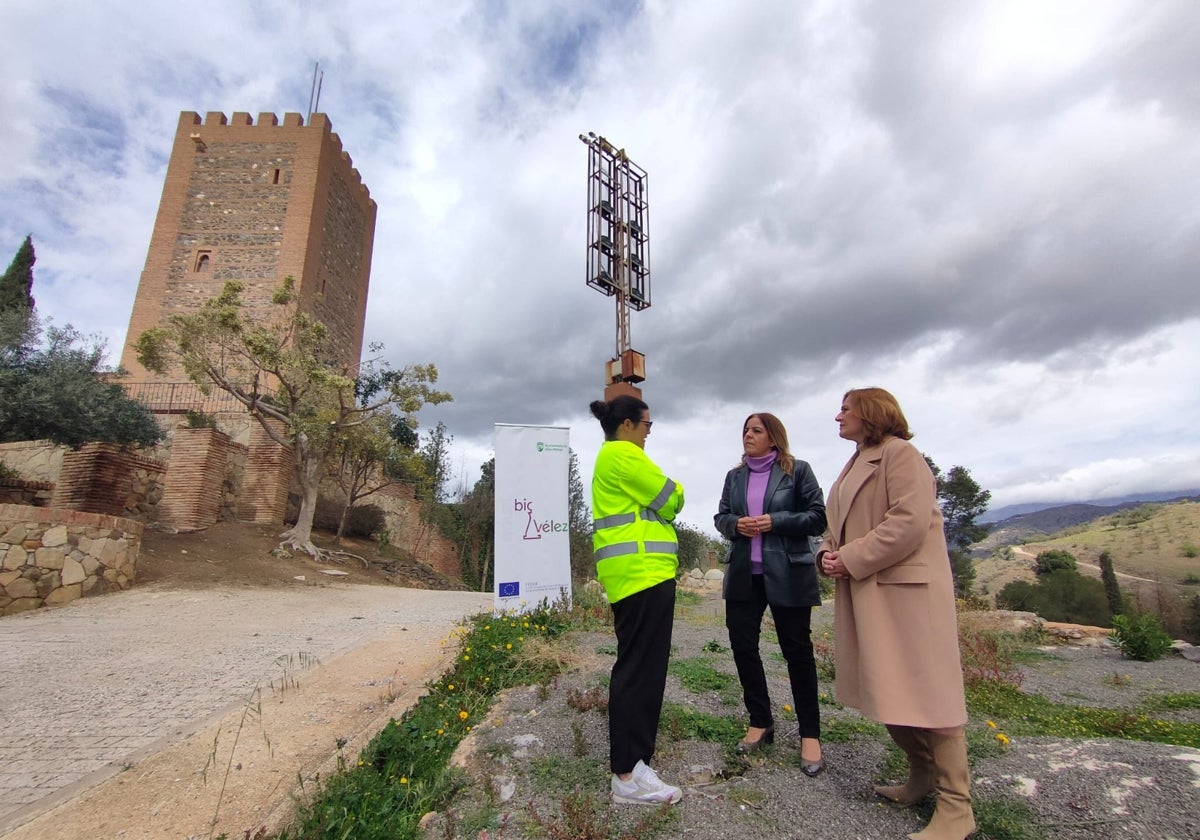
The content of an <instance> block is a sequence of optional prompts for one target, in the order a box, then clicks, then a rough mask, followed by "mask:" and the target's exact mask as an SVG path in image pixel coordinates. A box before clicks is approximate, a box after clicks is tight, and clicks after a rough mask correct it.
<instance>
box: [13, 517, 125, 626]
mask: <svg viewBox="0 0 1200 840" xmlns="http://www.w3.org/2000/svg"><path fill="white" fill-rule="evenodd" d="M142 529H143V526H142V524H141V523H140V522H134V521H133V520H131V519H124V518H121V517H116V516H106V515H103V514H97V513H80V512H78V511H73V510H61V509H59V508H38V507H28V506H25V505H4V504H0V615H12V614H14V613H19V612H24V611H25V610H32V609H37V608H38V607H48V606H53V605H55V604H65V603H67V602H69V601H74V600H75V599H76V598H81V597H83V596H85V595H99V594H101V593H104V592H109V591H112V590H114V589H128V588H129V587H131V586H132V585H133V581H134V577H135V576H136V574H137V560H138V552H139V551H140V550H141V545H142Z"/></svg>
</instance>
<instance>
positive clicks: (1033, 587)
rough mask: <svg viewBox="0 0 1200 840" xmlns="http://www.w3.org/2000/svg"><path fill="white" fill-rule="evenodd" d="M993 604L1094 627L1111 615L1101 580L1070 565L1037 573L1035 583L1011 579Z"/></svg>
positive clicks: (1108, 619)
mask: <svg viewBox="0 0 1200 840" xmlns="http://www.w3.org/2000/svg"><path fill="white" fill-rule="evenodd" d="M996 606H998V607H1000V608H1001V609H1009V610H1023V611H1026V612H1032V613H1037V614H1038V615H1039V616H1041V617H1042V618H1044V619H1046V620H1047V621H1069V622H1073V623H1075V624H1090V625H1092V626H1095V627H1104V626H1106V625H1107V624H1108V623H1109V621H1110V619H1111V615H1112V613H1111V612H1109V609H1108V599H1107V598H1106V596H1105V593H1104V584H1102V583H1101V582H1100V581H1098V580H1096V579H1095V578H1085V577H1083V576H1082V575H1080V574H1079V572H1077V571H1074V570H1073V569H1057V570H1056V571H1053V572H1050V573H1048V574H1045V575H1042V576H1041V577H1039V578H1038V580H1037V583H1035V584H1031V583H1029V582H1028V581H1024V580H1018V581H1013V582H1012V583H1010V584H1008V585H1007V586H1005V587H1004V588H1003V589H1001V590H1000V592H999V593H998V594H997V595H996Z"/></svg>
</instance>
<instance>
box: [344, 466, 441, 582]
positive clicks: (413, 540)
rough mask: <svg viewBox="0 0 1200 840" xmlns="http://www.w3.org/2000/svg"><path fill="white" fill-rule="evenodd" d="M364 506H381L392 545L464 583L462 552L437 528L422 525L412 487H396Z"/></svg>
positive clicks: (366, 501)
mask: <svg viewBox="0 0 1200 840" xmlns="http://www.w3.org/2000/svg"><path fill="white" fill-rule="evenodd" d="M360 504H364V505H367V504H371V505H378V506H379V507H380V508H381V509H382V510H383V514H384V519H385V520H386V522H387V529H388V535H389V537H390V538H391V541H392V544H393V545H395V546H397V547H398V548H402V549H405V550H407V551H410V552H412V557H413V559H414V560H417V561H419V562H421V563H424V564H425V565H427V566H429V567H430V568H432V569H434V570H435V571H438V572H440V573H441V574H443V575H445V576H446V577H448V578H450V579H451V580H462V567H461V565H460V564H459V561H458V549H457V547H456V546H455V545H454V543H452V542H451V541H450V540H448V539H446V538H445V537H443V536H442V534H441V532H439V531H438V529H437V528H435V527H434V526H433V525H425V524H423V523H422V522H421V503H420V502H418V501H417V499H416V496H415V495H414V494H413V488H412V487H411V486H410V485H408V484H393V485H391V486H390V487H385V488H384V489H382V490H380V491H379V492H378V493H375V494H373V495H371V496H368V497H367V498H365V499H363V500H362V501H361V502H360Z"/></svg>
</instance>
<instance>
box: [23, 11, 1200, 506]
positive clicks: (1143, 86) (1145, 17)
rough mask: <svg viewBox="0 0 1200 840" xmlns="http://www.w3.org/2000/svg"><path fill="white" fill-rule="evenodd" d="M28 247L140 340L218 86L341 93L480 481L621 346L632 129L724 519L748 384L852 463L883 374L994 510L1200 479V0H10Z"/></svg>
mask: <svg viewBox="0 0 1200 840" xmlns="http://www.w3.org/2000/svg"><path fill="white" fill-rule="evenodd" d="M0 33H3V36H2V38H0V43H2V45H3V48H2V49H0V78H2V79H3V82H2V83H0V113H3V114H4V122H3V128H2V129H0V162H2V163H0V262H7V259H8V258H9V255H11V254H12V253H14V252H15V250H16V248H17V246H18V245H19V244H20V242H21V240H22V239H23V237H24V236H25V234H26V233H32V234H33V236H34V242H35V246H36V248H37V254H38V263H37V267H36V271H35V284H34V295H35V297H36V299H37V305H38V309H39V311H40V312H41V313H42V314H43V315H48V316H50V317H52V318H53V319H54V320H55V322H57V323H60V324H61V323H71V324H73V325H75V326H76V327H78V328H80V329H83V330H84V331H87V332H94V333H98V334H100V335H102V336H104V337H106V338H107V340H108V344H109V348H110V354H111V356H112V358H113V359H114V360H115V359H116V357H117V356H118V355H119V353H118V352H117V348H119V347H120V346H121V345H122V344H123V343H124V342H125V340H126V336H125V331H126V328H127V326H128V319H129V313H130V310H131V307H132V303H133V298H134V294H135V292H136V289H137V282H138V277H139V274H140V272H141V269H142V265H143V262H144V260H145V255H146V248H147V245H148V243H149V239H150V233H151V229H152V226H153V222H154V215H155V211H156V209H157V205H158V199H159V194H160V191H161V188H162V181H163V177H164V175H165V171H166V163H167V155H168V153H169V150H170V146H171V142H172V135H173V132H174V129H175V125H176V123H177V120H178V116H179V112H180V111H197V112H200V113H201V114H203V113H204V112H207V111H224V112H225V113H226V114H232V113H233V112H234V111H248V112H250V113H252V114H258V113H259V112H263V111H273V112H275V113H277V114H279V115H280V116H281V117H282V115H283V114H284V113H285V112H289V111H295V112H301V113H303V112H306V111H307V108H308V101H309V94H310V85H311V81H312V72H313V65H314V62H316V61H319V62H320V64H321V67H322V68H323V69H324V71H325V76H324V83H323V91H322V94H321V100H320V110H321V111H324V112H326V113H327V114H328V115H329V117H330V120H331V121H332V123H333V127H334V130H335V131H336V132H337V133H338V134H339V135H340V136H341V138H342V140H343V143H344V145H345V148H346V149H347V151H348V152H349V153H350V155H351V156H352V157H353V160H354V163H355V166H356V167H357V168H358V169H359V171H360V172H361V173H362V176H363V179H364V181H365V182H366V184H367V185H368V186H369V188H370V190H371V193H372V195H373V197H374V198H375V199H376V201H377V202H378V204H379V220H378V228H377V231H376V237H375V252H374V260H373V271H372V279H371V295H370V302H369V307H368V316H367V338H368V340H375V341H382V342H384V343H385V344H386V347H387V355H388V357H389V358H390V359H392V360H393V361H394V362H395V363H396V364H404V363H408V362H418V361H420V362H424V361H432V362H435V363H436V364H437V365H438V366H439V368H440V371H441V382H440V384H441V385H442V386H443V387H444V388H446V389H447V390H449V391H451V392H452V393H453V394H454V396H455V402H454V403H453V404H451V405H446V406H440V407H434V408H431V409H428V410H426V411H425V412H424V413H423V415H422V417H421V421H422V427H423V428H427V427H429V426H432V425H433V424H434V423H436V422H437V421H438V420H442V421H444V422H445V423H446V425H447V426H448V428H449V430H450V432H451V433H452V434H453V435H454V437H455V446H454V453H455V454H454V460H455V470H456V471H457V472H458V473H459V478H460V479H465V480H466V481H467V483H471V482H473V481H474V478H475V476H476V475H477V474H478V466H479V464H480V463H481V462H482V461H483V460H485V459H486V458H488V457H490V454H491V453H490V450H491V436H492V427H493V424H494V423H497V422H501V423H544V424H548V425H567V426H570V427H571V442H572V445H573V446H574V448H575V449H576V451H577V452H578V453H579V454H580V460H581V463H582V472H583V476H584V479H585V482H586V481H590V468H591V462H592V460H593V458H594V455H595V451H596V449H597V448H598V446H599V444H600V441H601V435H600V431H599V428H598V425H597V424H596V423H595V421H594V420H593V419H592V418H591V417H590V416H589V415H588V413H587V404H588V402H589V401H590V400H592V399H595V398H597V397H598V396H599V395H600V393H601V391H602V388H603V372H604V363H605V361H606V360H607V359H608V358H609V357H610V356H612V355H613V351H614V346H615V339H614V332H615V318H614V311H613V305H612V300H611V299H609V298H605V297H603V296H602V295H600V294H598V293H597V292H595V291H593V290H591V289H589V288H587V286H586V285H585V282H584V280H585V278H584V273H585V272H584V269H585V244H586V243H585V232H586V217H585V198H586V192H585V190H586V165H587V149H586V147H585V146H584V145H583V144H582V143H580V141H579V140H578V135H579V134H580V133H581V132H588V131H594V132H596V133H597V134H601V135H603V136H605V137H607V138H608V139H609V140H611V141H612V142H613V143H614V144H615V145H617V146H618V147H624V148H625V149H626V150H627V152H628V154H629V156H630V157H631V158H632V159H633V160H634V161H635V162H636V163H637V164H638V165H639V166H641V167H643V168H644V169H645V170H647V171H648V173H649V201H650V227H649V233H650V267H651V271H652V289H653V306H652V308H650V309H648V310H646V311H644V312H641V313H636V314H635V315H634V316H633V318H632V338H633V342H632V343H633V346H634V347H635V348H637V349H638V350H640V351H641V352H643V353H645V355H646V359H647V381H646V382H645V383H644V394H645V398H646V400H647V402H648V403H649V404H650V406H651V412H652V415H653V417H654V419H655V421H656V425H655V427H654V433H653V434H652V435H651V436H650V439H649V441H648V444H647V451H648V452H649V453H650V454H651V456H652V457H653V458H654V459H655V460H657V461H658V462H659V463H660V465H661V466H662V467H663V468H664V469H665V470H666V471H667V473H668V474H670V475H672V476H673V477H675V478H677V479H678V480H680V481H681V482H682V483H683V484H684V486H685V488H686V490H687V498H688V503H687V507H686V509H685V511H684V515H683V519H684V520H685V521H688V522H690V523H692V524H694V525H698V526H702V527H706V528H711V523H712V519H711V516H712V513H713V512H714V511H715V509H716V504H717V500H718V498H719V495H720V488H721V482H722V478H723V476H724V472H725V470H726V469H728V468H729V466H731V465H732V464H733V463H734V462H735V461H736V460H737V458H738V456H739V454H740V442H739V441H740V431H741V424H742V421H743V419H744V417H745V416H746V415H747V414H748V413H750V412H753V411H772V412H774V413H776V414H778V415H779V416H780V417H781V418H782V419H783V421H784V423H785V424H786V425H787V427H788V430H789V433H790V436H791V440H792V446H793V450H794V451H795V452H796V454H797V455H798V456H799V457H801V458H804V459H805V460H808V461H809V462H810V463H811V464H812V465H813V468H814V469H815V471H816V474H817V477H818V479H819V480H820V482H821V483H822V485H823V486H824V487H826V488H828V486H829V484H830V483H832V481H833V479H834V478H835V477H836V475H837V472H838V470H839V469H840V468H841V465H842V464H843V463H844V461H845V460H846V458H847V457H848V456H849V455H850V446H851V445H850V444H848V443H846V442H845V441H842V440H840V439H839V438H838V437H837V434H836V427H835V425H834V422H833V416H834V413H835V412H836V410H837V407H838V403H839V401H840V399H841V395H842V393H843V391H844V390H845V389H846V388H848V387H852V386H860V385H880V386H883V387H886V388H888V389H890V390H892V391H893V392H894V393H895V394H896V395H897V396H898V398H899V399H900V402H901V405H902V406H903V407H904V409H905V411H906V413H907V414H908V417H909V420H910V421H911V423H912V426H913V428H914V430H915V431H916V433H917V437H916V438H915V440H914V442H915V443H916V444H917V445H919V447H920V448H921V449H922V450H923V451H925V452H927V453H928V454H929V455H931V456H932V457H933V458H934V460H935V461H937V462H938V463H939V464H940V465H941V466H942V467H943V468H948V467H950V466H951V465H954V464H961V465H963V466H966V467H967V468H969V469H970V470H971V472H972V474H973V475H974V476H975V478H976V479H977V480H978V481H979V482H980V483H981V484H982V485H983V486H984V487H986V488H989V489H990V490H991V491H992V493H993V504H994V506H1002V505H1008V504H1016V503H1023V502H1032V501H1070V500H1079V499H1087V498H1097V497H1110V496H1116V495H1121V494H1126V493H1134V492H1138V491H1152V490H1171V489H1181V490H1182V489H1190V488H1196V487H1200V433H1198V432H1197V419H1198V418H1200V387H1198V383H1200V282H1197V269H1198V266H1200V143H1198V142H1197V137H1198V136H1200V134H1198V129H1200V10H1197V7H1196V6H1195V4H1194V3H1192V2H1190V0H1180V1H1179V2H1151V1H1150V0H1130V2H1102V0H1082V1H1081V2H1051V3H1047V2H1043V1H1042V0H1034V2H1020V1H1019V0H1003V2H990V3H989V2H969V3H964V2H959V1H958V0H954V1H951V0H947V2H911V3H895V2H890V0H879V1H878V2H853V1H852V0H830V1H829V2H811V3H801V2H796V1H795V0H755V1H754V2H746V1H745V0H741V1H740V2H705V0H696V2H687V3H683V2H661V1H660V0H650V1H649V2H644V3H638V2H620V1H618V2H611V3H583V2H565V0H562V1H561V2H553V0H511V2H500V0H497V1H496V2H462V0H443V2H440V3H436V4H435V3H424V2H393V0H388V2H383V0H344V1H343V2H341V3H336V4H335V3H319V2H312V0H261V2H260V1H259V0H240V1H239V0H209V1H208V2H205V3H203V4H200V5H196V4H183V3H144V2H136V3H135V2H133V0H89V2H86V3H84V2H63V0H6V2H4V3H3V4H0Z"/></svg>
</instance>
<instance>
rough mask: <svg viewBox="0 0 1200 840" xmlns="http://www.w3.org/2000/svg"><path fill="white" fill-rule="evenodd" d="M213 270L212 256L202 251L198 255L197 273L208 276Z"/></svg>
mask: <svg viewBox="0 0 1200 840" xmlns="http://www.w3.org/2000/svg"><path fill="white" fill-rule="evenodd" d="M211 270H212V254H211V253H210V252H208V251H201V252H200V253H199V254H197V255H196V273H197V274H207V273H208V272H209V271H211Z"/></svg>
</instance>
